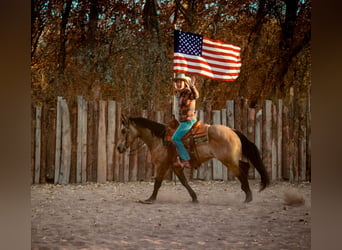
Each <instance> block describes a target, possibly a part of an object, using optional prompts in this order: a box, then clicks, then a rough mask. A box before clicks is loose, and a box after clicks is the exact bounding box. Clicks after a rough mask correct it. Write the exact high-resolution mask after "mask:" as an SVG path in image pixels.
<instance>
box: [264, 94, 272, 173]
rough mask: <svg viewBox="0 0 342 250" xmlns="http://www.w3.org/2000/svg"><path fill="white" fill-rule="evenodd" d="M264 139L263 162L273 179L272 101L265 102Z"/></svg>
mask: <svg viewBox="0 0 342 250" xmlns="http://www.w3.org/2000/svg"><path fill="white" fill-rule="evenodd" d="M262 125H263V126H262V127H263V137H262V138H263V139H262V149H263V150H262V160H263V161H264V164H265V167H266V170H267V172H268V174H269V175H270V176H272V178H273V173H272V133H271V132H272V101H271V100H265V102H264V112H263V122H262Z"/></svg>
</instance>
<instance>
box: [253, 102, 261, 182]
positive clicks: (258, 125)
mask: <svg viewBox="0 0 342 250" xmlns="http://www.w3.org/2000/svg"><path fill="white" fill-rule="evenodd" d="M262 113H263V112H262V109H260V110H258V111H257V112H256V114H255V137H254V138H255V139H254V143H255V145H256V146H257V148H258V150H259V153H260V155H262ZM254 176H255V178H260V174H259V173H258V171H254Z"/></svg>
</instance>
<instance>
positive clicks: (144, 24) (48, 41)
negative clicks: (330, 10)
mask: <svg viewBox="0 0 342 250" xmlns="http://www.w3.org/2000/svg"><path fill="white" fill-rule="evenodd" d="M31 13H32V19H31V22H32V23H31V29H32V32H31V34H32V37H31V45H32V46H31V70H32V102H33V104H37V103H41V102H44V103H49V102H50V103H55V102H56V98H57V96H58V95H60V96H63V97H64V98H69V97H72V98H75V97H76V96H77V95H82V96H84V97H85V98H87V99H89V100H100V99H113V100H116V101H119V102H121V103H122V105H123V106H122V107H123V109H124V110H125V109H126V110H128V111H129V110H130V109H132V108H133V107H139V108H140V109H149V110H168V109H170V103H171V101H172V84H171V83H172V76H173V72H172V58H173V29H174V27H175V26H177V27H178V28H181V29H182V30H184V31H189V32H195V33H200V34H202V35H205V36H206V37H209V38H212V39H218V40H221V41H223V42H227V43H232V44H234V45H237V46H239V47H241V48H242V54H241V57H242V69H241V73H240V76H239V78H238V79H237V80H236V81H234V82H220V81H215V80H212V79H207V78H204V77H200V76H198V77H197V79H198V80H197V84H198V87H199V90H200V94H201V97H200V101H199V102H198V103H199V107H201V105H203V103H207V102H210V103H211V105H212V106H213V107H214V108H222V107H223V106H224V103H225V101H226V100H227V99H234V98H236V97H240V96H243V97H245V98H247V99H249V105H250V106H257V105H260V104H261V103H262V101H263V100H265V99H278V98H282V99H284V100H285V102H286V101H287V100H288V99H289V93H290V89H291V91H293V92H294V95H295V98H297V99H299V100H307V99H309V97H310V86H311V25H310V23H311V0H303V1H299V0H250V1H246V0H243V1H242V0H228V1H227V0H214V1H212V0H211V1H209V0H204V1H195V0H188V1H181V0H174V1H165V0H146V1H136V0H124V1H121V0H120V1H119V0H113V1H104V0H92V1H91V0H74V1H73V0H34V1H32V11H31Z"/></svg>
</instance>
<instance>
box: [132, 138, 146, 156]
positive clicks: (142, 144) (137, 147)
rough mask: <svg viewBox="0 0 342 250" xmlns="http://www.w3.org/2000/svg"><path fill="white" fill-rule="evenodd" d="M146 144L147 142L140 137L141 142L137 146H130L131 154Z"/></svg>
mask: <svg viewBox="0 0 342 250" xmlns="http://www.w3.org/2000/svg"><path fill="white" fill-rule="evenodd" d="M144 146H146V144H145V142H143V141H142V140H141V139H140V143H139V144H138V145H137V146H136V147H135V148H131V147H129V155H132V154H133V153H134V152H136V151H138V150H139V149H141V148H142V147H144Z"/></svg>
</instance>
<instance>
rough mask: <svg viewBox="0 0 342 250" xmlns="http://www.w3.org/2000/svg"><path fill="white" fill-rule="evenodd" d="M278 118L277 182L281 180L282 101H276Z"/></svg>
mask: <svg viewBox="0 0 342 250" xmlns="http://www.w3.org/2000/svg"><path fill="white" fill-rule="evenodd" d="M277 113H278V116H277V165H278V175H277V178H278V179H279V180H281V179H282V168H283V166H282V161H283V155H282V148H281V147H282V143H283V100H281V99H279V100H278V112H277Z"/></svg>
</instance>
